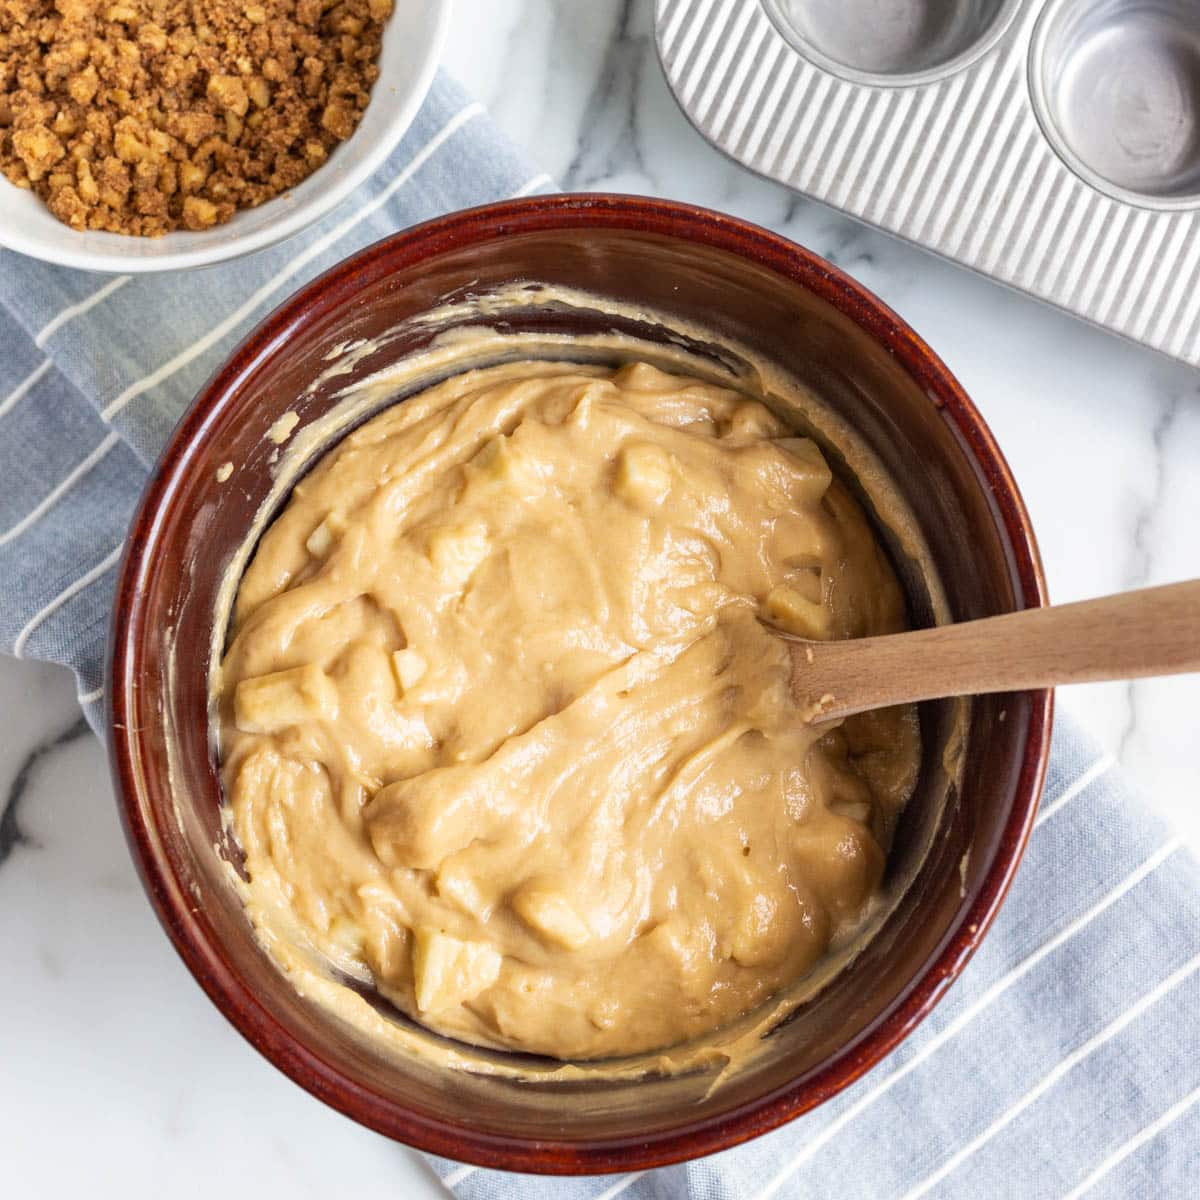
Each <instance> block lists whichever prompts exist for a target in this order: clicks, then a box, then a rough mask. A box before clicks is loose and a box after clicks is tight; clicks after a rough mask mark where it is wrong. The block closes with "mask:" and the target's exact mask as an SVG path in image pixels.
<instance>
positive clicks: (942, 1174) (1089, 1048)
mask: <svg viewBox="0 0 1200 1200" xmlns="http://www.w3.org/2000/svg"><path fill="white" fill-rule="evenodd" d="M1197 970H1200V954H1197V955H1195V956H1194V957H1193V958H1190V959H1188V961H1187V962H1185V963H1184V964H1183V966H1181V967H1178V968H1177V969H1176V970H1174V971H1172V972H1171V974H1170V975H1168V976H1167V977H1166V979H1164V980H1162V982H1161V983H1158V984H1156V985H1155V986H1154V987H1152V988H1151V989H1150V990H1149V991H1148V992H1146V993H1145V995H1143V996H1142V998H1141V999H1140V1000H1138V1001H1137V1002H1136V1003H1134V1004H1131V1005H1130V1006H1129V1007H1128V1008H1127V1009H1126V1010H1125V1011H1124V1012H1123V1013H1121V1015H1120V1016H1118V1017H1116V1018H1115V1019H1114V1020H1112V1021H1110V1022H1109V1023H1108V1024H1107V1025H1105V1027H1104V1028H1103V1029H1101V1030H1100V1032H1099V1033H1096V1034H1093V1035H1092V1036H1091V1037H1090V1038H1088V1040H1087V1041H1086V1042H1084V1043H1083V1045H1081V1046H1077V1047H1076V1048H1075V1049H1074V1050H1072V1051H1071V1053H1070V1054H1068V1055H1067V1056H1066V1058H1064V1059H1062V1060H1061V1061H1060V1062H1059V1063H1058V1064H1057V1065H1056V1066H1055V1067H1054V1068H1053V1069H1052V1070H1050V1071H1048V1072H1047V1073H1046V1074H1045V1075H1043V1076H1042V1078H1041V1079H1040V1080H1039V1081H1038V1082H1037V1083H1036V1084H1035V1085H1034V1086H1033V1087H1032V1088H1030V1089H1029V1091H1027V1092H1026V1093H1025V1095H1024V1096H1022V1097H1021V1099H1020V1100H1018V1101H1017V1102H1016V1103H1015V1104H1013V1105H1010V1106H1009V1107H1008V1108H1006V1109H1005V1110H1004V1112H1002V1113H1001V1114H1000V1116H998V1117H997V1118H996V1119H995V1120H994V1121H993V1122H992V1123H991V1124H990V1125H989V1126H988V1127H987V1128H986V1129H985V1130H984V1131H983V1132H982V1133H981V1134H979V1135H978V1136H977V1137H974V1138H972V1139H971V1140H970V1141H969V1142H968V1143H967V1144H966V1145H965V1146H963V1147H962V1149H961V1150H959V1151H958V1152H957V1153H955V1154H953V1155H952V1156H951V1157H950V1158H948V1159H947V1160H946V1161H945V1162H944V1163H943V1164H942V1165H941V1166H940V1167H939V1168H938V1169H937V1170H936V1171H934V1172H933V1174H932V1175H930V1176H928V1177H927V1178H926V1179H924V1180H922V1182H921V1183H919V1184H917V1186H916V1187H915V1188H912V1189H911V1190H910V1191H908V1192H906V1193H905V1194H904V1196H903V1198H902V1200H917V1198H918V1197H920V1196H924V1195H925V1193H926V1192H928V1191H929V1190H930V1189H931V1188H934V1187H936V1186H937V1185H938V1184H939V1183H941V1181H942V1180H943V1179H945V1178H946V1176H947V1175H949V1174H950V1173H951V1172H952V1171H956V1170H957V1169H958V1168H959V1167H961V1166H962V1164H963V1163H964V1162H966V1160H967V1159H968V1158H970V1157H971V1155H972V1154H974V1153H975V1151H976V1150H978V1149H980V1147H982V1146H984V1145H986V1144H987V1143H988V1142H990V1141H991V1140H992V1138H994V1137H995V1136H996V1134H998V1133H1000V1132H1001V1131H1002V1130H1003V1129H1004V1128H1005V1127H1006V1126H1008V1125H1010V1124H1012V1122H1013V1121H1015V1120H1016V1119H1017V1117H1019V1116H1020V1115H1021V1114H1022V1113H1023V1112H1024V1111H1025V1110H1026V1109H1027V1108H1028V1107H1029V1106H1030V1105H1031V1104H1033V1103H1034V1101H1036V1100H1039V1099H1040V1098H1041V1097H1042V1096H1044V1095H1045V1094H1046V1093H1047V1092H1048V1091H1049V1090H1050V1089H1051V1088H1052V1087H1053V1086H1054V1085H1055V1084H1056V1083H1057V1082H1058V1081H1059V1080H1060V1079H1061V1078H1062V1077H1063V1076H1064V1075H1066V1074H1067V1072H1068V1071H1071V1070H1073V1069H1074V1068H1075V1067H1077V1066H1078V1065H1079V1064H1080V1063H1081V1062H1083V1060H1084V1059H1085V1058H1087V1057H1088V1056H1089V1055H1090V1054H1094V1053H1095V1052H1096V1051H1097V1050H1099V1049H1100V1047H1101V1046H1103V1045H1104V1043H1105V1042H1108V1041H1111V1040H1112V1039H1113V1038H1114V1037H1116V1036H1117V1034H1119V1033H1120V1032H1121V1030H1123V1029H1124V1028H1125V1027H1126V1026H1127V1025H1131V1024H1132V1023H1133V1022H1134V1021H1136V1020H1137V1019H1138V1017H1140V1016H1141V1015H1142V1013H1144V1012H1145V1011H1146V1010H1147V1009H1148V1008H1150V1007H1151V1006H1152V1005H1154V1004H1157V1003H1158V1001H1159V1000H1161V999H1162V998H1163V997H1164V996H1165V995H1167V993H1168V992H1170V991H1172V990H1173V989H1174V988H1176V987H1178V986H1179V985H1180V984H1181V983H1182V982H1183V981H1184V980H1185V979H1187V978H1188V977H1189V976H1190V975H1194V974H1195V973H1196V971H1197Z"/></svg>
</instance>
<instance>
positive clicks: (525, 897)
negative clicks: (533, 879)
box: [512, 885, 591, 950]
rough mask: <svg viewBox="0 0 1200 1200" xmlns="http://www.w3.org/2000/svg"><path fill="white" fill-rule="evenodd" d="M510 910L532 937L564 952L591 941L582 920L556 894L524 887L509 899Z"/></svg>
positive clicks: (567, 902) (536, 888) (576, 948)
mask: <svg viewBox="0 0 1200 1200" xmlns="http://www.w3.org/2000/svg"><path fill="white" fill-rule="evenodd" d="M512 906H513V911H514V912H515V913H516V914H517V916H519V917H520V918H521V920H522V921H524V922H525V924H526V925H528V926H529V927H530V928H531V929H532V930H533V931H534V932H535V933H537V934H539V935H540V936H541V937H544V938H546V939H548V940H549V941H551V942H555V943H557V944H558V945H560V946H565V947H566V948H567V949H568V950H578V949H579V948H580V947H581V946H583V945H586V943H587V942H588V940H589V938H590V937H591V930H590V929H588V927H587V925H585V924H584V922H583V918H582V917H580V915H579V914H578V913H577V912H576V911H575V909H574V908H572V907H571V904H570V903H569V901H567V899H566V898H565V897H564V896H562V895H561V894H560V893H558V892H553V891H549V890H547V889H545V888H541V887H538V886H536V885H533V886H530V885H527V886H525V887H523V888H521V890H520V891H519V892H517V894H516V895H515V896H514V897H513V901H512Z"/></svg>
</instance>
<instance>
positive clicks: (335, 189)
mask: <svg viewBox="0 0 1200 1200" xmlns="http://www.w3.org/2000/svg"><path fill="white" fill-rule="evenodd" d="M450 16H451V8H450V5H449V3H433V4H430V5H428V6H427V11H426V12H425V15H424V22H425V24H424V30H425V33H424V42H425V48H424V52H423V54H422V55H421V59H420V63H419V65H418V68H417V69H416V70H415V71H414V72H413V73H412V74H411V75H409V76H408V86H407V87H406V88H405V89H404V93H403V95H401V96H400V98H399V102H398V103H397V102H396V96H395V95H393V94H391V93H392V91H393V90H394V89H392V88H390V87H389V84H388V81H387V80H386V79H385V78H384V77H383V76H380V78H379V79H377V80H376V81H375V84H374V85H373V88H372V97H371V99H372V101H375V100H376V99H378V101H379V103H380V105H381V106H384V107H388V106H390V107H391V108H392V114H391V119H390V120H389V121H388V124H387V126H386V128H385V130H384V132H383V133H382V135H381V136H380V137H379V138H378V139H377V140H376V142H375V143H374V144H373V145H372V146H371V148H370V149H369V150H367V151H366V152H365V153H364V154H363V156H362V158H361V159H360V160H359V162H357V163H356V164H355V165H354V166H353V167H351V168H348V169H347V170H345V171H341V172H340V173H339V172H336V171H335V172H333V173H332V174H331V175H330V176H329V182H328V184H327V186H325V187H324V188H323V189H322V190H319V191H315V192H314V193H313V195H312V196H311V197H310V198H309V199H308V200H306V201H305V202H304V203H303V204H300V205H296V204H295V203H289V200H290V197H291V196H292V195H293V193H294V190H295V189H294V188H290V189H288V190H287V191H285V192H281V193H280V194H279V195H278V196H274V197H272V198H271V199H270V200H268V201H266V202H265V203H264V204H262V205H260V206H259V208H258V210H257V211H259V212H262V211H265V210H267V209H268V208H270V207H271V206H277V207H276V208H275V212H276V213H277V216H276V219H275V220H273V221H271V222H270V223H269V224H267V225H265V226H264V227H263V228H261V229H259V230H257V231H256V232H254V233H244V234H236V235H234V236H233V237H230V238H228V239H227V240H220V239H219V238H218V237H214V238H213V241H212V243H211V245H206V244H204V243H203V242H201V244H200V245H194V246H192V247H191V248H190V249H186V250H174V251H172V250H170V249H169V248H167V247H168V246H169V239H170V238H172V237H173V236H174V234H172V233H167V234H164V235H163V236H162V237H160V238H156V239H147V238H142V237H137V236H134V235H129V234H102V233H101V231H97V230H76V229H72V228H71V227H70V226H69V225H65V224H64V225H61V226H60V227H59V229H60V232H61V234H62V237H61V238H60V239H56V240H55V241H54V242H53V243H52V244H50V245H49V246H47V245H46V244H45V243H44V242H42V241H40V240H32V239H30V238H27V237H26V236H24V234H22V232H21V231H20V230H19V229H17V230H13V229H12V228H9V229H6V230H3V231H0V248H5V249H8V250H11V251H13V253H15V254H23V255H25V256H26V257H27V258H33V259H36V260H38V261H39V262H45V263H51V264H53V265H55V266H61V267H73V268H75V269H76V270H80V271H99V272H103V273H106V274H114V275H156V274H160V273H161V272H164V271H187V270H193V269H196V268H198V267H211V266H216V265H217V264H218V263H223V262H230V261H231V260H233V259H237V258H244V257H245V256H246V255H247V254H253V253H255V252H256V251H258V250H265V249H267V248H268V247H270V246H274V245H277V244H278V243H279V242H281V241H283V240H284V239H285V238H288V237H291V236H292V235H293V234H296V233H300V232H301V231H303V230H305V229H307V228H309V226H311V225H315V224H316V223H317V222H318V221H320V220H321V219H322V218H323V217H326V216H328V215H329V214H330V213H331V212H332V211H333V210H334V209H335V208H336V207H337V206H338V205H339V204H341V202H342V201H343V200H345V199H346V197H347V196H349V195H350V193H351V192H353V191H354V189H355V188H357V187H358V186H359V185H360V184H362V183H363V182H365V181H366V180H367V179H369V178H370V177H371V176H372V175H374V174H375V172H376V171H377V170H379V168H380V167H381V166H382V165H383V163H384V160H385V159H387V157H388V155H390V154H391V153H392V151H393V150H395V148H396V147H397V146H398V145H399V144H400V141H401V139H402V138H403V137H404V135H405V134H406V133H407V132H408V130H409V127H410V126H411V125H412V123H413V121H414V120H415V119H416V116H417V113H418V112H419V111H420V108H421V105H422V104H424V103H425V97H426V96H427V95H428V94H429V89H430V87H431V86H432V85H433V77H434V75H435V74H436V72H437V68H438V63H439V62H440V61H441V58H442V52H443V51H444V49H445V46H446V39H447V38H448V37H449V34H450ZM389 28H390V26H389V27H387V28H385V30H384V38H385V47H384V48H385V49H386V38H387V34H388V30H389ZM397 30H398V34H397V35H398V36H399V34H400V33H402V32H403V31H401V30H399V27H397ZM382 53H383V52H382V51H381V54H382ZM385 91H386V92H388V95H387V96H384V95H383V93H384V92H385ZM357 133H358V130H357V129H356V130H355V134H357ZM353 136H354V135H352V136H351V139H350V140H353ZM348 144H349V142H344V143H342V144H341V145H339V146H337V147H335V148H334V151H333V153H332V155H331V156H330V160H329V162H327V163H324V164H322V165H321V166H320V167H319V168H318V169H317V170H316V171H314V172H313V173H312V175H310V176H308V177H307V178H315V177H316V175H317V174H319V173H320V172H321V171H324V170H326V169H327V168H329V167H330V166H336V165H337V164H336V158H337V152H338V151H339V150H340V149H342V148H343V146H346V145H348ZM304 182H306V180H301V183H304ZM297 186H298V185H297ZM0 187H5V188H12V190H13V191H20V190H21V189H18V188H17V187H16V185H15V184H11V183H9V181H8V180H7V179H6V178H5V177H4V176H3V175H0ZM235 215H236V214H235ZM178 232H180V233H182V232H185V231H182V230H180V231H178ZM223 232H224V233H227V232H228V225H217V226H215V227H213V228H212V229H211V230H202V231H200V232H199V233H191V232H189V233H188V236H189V237H199V238H201V239H203V238H204V237H205V235H207V234H209V233H212V234H214V235H220V234H221V233H223ZM81 234H82V235H83V236H104V237H106V238H112V239H113V241H112V242H111V243H109V244H110V245H111V247H112V248H111V249H106V250H87V249H81V248H80V247H79V246H78V245H77V244H76V238H77V237H78V236H80V235H81ZM147 241H152V242H156V243H157V245H159V246H162V247H164V249H163V252H162V253H154V254H145V255H142V254H137V253H132V251H134V250H135V249H143V248H144V247H145V243H146V242H147ZM127 250H128V252H127Z"/></svg>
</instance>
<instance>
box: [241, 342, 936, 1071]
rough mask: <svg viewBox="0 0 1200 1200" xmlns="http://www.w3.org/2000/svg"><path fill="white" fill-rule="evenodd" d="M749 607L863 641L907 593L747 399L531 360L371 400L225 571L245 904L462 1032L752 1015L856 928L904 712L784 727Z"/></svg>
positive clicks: (904, 778) (599, 1028)
mask: <svg viewBox="0 0 1200 1200" xmlns="http://www.w3.org/2000/svg"><path fill="white" fill-rule="evenodd" d="M764 619H765V620H768V621H770V622H772V623H774V624H776V625H779V626H782V627H784V628H786V629H789V630H791V631H793V632H795V633H798V634H801V635H803V636H807V637H818V638H844V637H858V636H864V635H867V634H874V633H885V632H892V631H895V630H898V629H901V628H903V625H904V607H903V603H902V598H901V594H900V590H899V587H898V585H897V583H896V580H895V578H894V576H893V574H892V571H891V569H890V567H889V566H888V564H887V561H886V559H885V558H884V556H883V554H882V552H881V551H880V549H879V547H878V546H877V544H876V542H875V540H874V538H873V536H872V533H871V531H870V529H869V527H868V525H867V523H866V521H865V519H864V517H863V515H862V513H861V512H860V511H859V509H858V507H857V506H856V504H855V503H854V502H853V500H852V499H851V498H850V497H849V495H848V494H847V493H846V491H845V490H844V489H843V488H842V487H841V485H840V484H839V483H838V482H837V481H836V480H834V479H833V478H832V475H831V472H830V470H829V468H828V467H827V465H826V463H825V462H824V460H823V458H822V456H821V454H820V452H819V450H818V449H817V447H816V446H815V444H814V443H812V442H811V441H808V440H806V439H802V438H797V437H795V436H793V435H792V434H791V432H790V431H789V430H788V429H787V428H786V427H785V426H784V425H783V424H782V422H781V421H780V420H779V419H778V418H776V417H775V416H774V415H772V414H771V413H770V412H769V411H768V410H767V409H766V408H765V407H764V406H763V405H761V404H760V403H758V402H757V401H755V400H751V399H748V398H746V397H745V396H743V395H740V394H739V393H737V392H734V391H732V390H728V389H725V388H721V387H718V386H715V385H712V384H708V383H702V382H699V381H697V380H694V379H688V378H684V377H681V376H677V375H670V374H666V373H664V372H662V371H660V370H658V369H656V368H654V367H650V366H647V365H644V364H636V365H632V366H626V367H623V368H621V369H619V370H616V371H613V370H611V369H609V368H604V367H593V366H581V365H576V364H566V363H555V362H523V363H516V364H509V365H506V366H501V367H492V368H487V369H483V370H476V371H469V372H466V373H464V374H461V375H457V376H455V377H453V378H451V379H449V380H448V381H447V382H445V383H443V384H440V385H438V386H436V387H434V388H431V389H430V390H428V391H426V392H424V393H423V394H421V395H419V396H417V397H415V398H413V399H410V400H407V401H405V402H404V403H403V404H399V405H397V406H395V407H393V408H391V409H388V410H387V411H385V412H384V413H382V414H381V415H380V416H378V417H376V418H374V419H372V420H371V421H369V422H368V423H367V424H365V425H363V426H362V427H361V428H359V429H358V430H357V431H355V432H354V433H352V434H351V435H350V436H349V437H347V438H345V439H344V441H342V442H341V443H340V444H339V445H338V446H337V447H336V448H335V449H334V450H333V451H332V452H331V453H330V454H329V455H327V456H326V458H325V459H324V461H322V462H321V463H320V465H319V466H318V467H317V468H316V469H315V470H314V471H313V472H312V473H311V474H310V475H308V476H307V477H306V478H305V479H303V480H302V481H301V482H300V484H299V485H298V486H297V487H296V489H295V491H294V493H293V496H292V498H291V500H290V501H289V503H288V505H287V506H286V508H285V509H284V511H283V512H282V514H281V515H280V516H279V517H278V519H277V520H276V521H275V522H274V523H273V524H272V525H271V527H270V528H269V529H268V531H267V533H266V534H265V536H264V537H263V540H262V542H261V544H260V546H259V548H258V550H257V552H256V554H255V557H254V559H253V561H252V563H251V565H250V567H249V569H248V570H247V572H246V574H245V576H244V578H243V580H242V582H241V585H240V589H239V591H238V595H237V601H236V605H235V608H234V614H233V621H232V628H231V633H230V640H229V644H228V649H227V652H226V655H225V658H224V661H223V663H222V664H221V670H220V674H219V705H220V722H221V745H222V756H223V772H224V782H225V789H226V796H227V800H228V804H229V808H230V816H231V823H232V827H233V829H234V831H235V833H236V836H237V839H238V841H239V843H240V845H241V847H242V849H243V851H244V853H245V869H246V872H247V874H248V876H249V884H248V888H247V895H248V901H249V909H250V913H251V917H252V919H255V920H256V922H257V923H258V924H259V927H260V929H264V926H265V924H266V922H265V921H264V920H263V914H265V913H268V912H271V913H276V912H278V911H280V910H281V909H282V910H285V911H287V912H288V913H289V914H290V917H291V923H292V925H293V927H294V931H295V936H296V937H298V938H300V939H302V940H304V941H305V942H307V943H308V944H310V945H311V946H312V947H313V948H314V949H315V950H317V951H318V952H319V953H321V954H323V955H325V956H327V957H329V958H330V959H331V960H333V961H334V962H335V963H336V964H338V965H339V966H341V967H343V969H345V970H347V971H348V972H350V973H351V974H354V975H356V976H358V977H362V978H368V979H369V980H371V981H372V982H373V983H374V985H375V986H376V988H377V989H378V990H379V992H380V993H382V994H383V995H384V996H386V997H387V998H388V999H390V1000H391V1001H393V1002H394V1003H395V1004H396V1005H398V1006H399V1007H400V1008H401V1009H403V1010H404V1011H405V1012H407V1013H409V1014H411V1015H412V1016H414V1017H416V1018H417V1019H418V1020H419V1021H421V1022H422V1023H423V1024H425V1025H427V1026H429V1027H431V1028H433V1029H436V1030H438V1031H441V1032H443V1033H447V1034H450V1035H452V1036H455V1037H458V1038H461V1039H463V1040H466V1041H469V1042H475V1043H479V1044H483V1045H490V1046H498V1047H505V1048H511V1049H517V1050H523V1051H532V1052H535V1053H541V1054H547V1055H552V1056H557V1057H560V1058H570V1059H586V1058H597V1057H606V1056H613V1055H625V1054H633V1053H637V1052H641V1051H646V1050H652V1049H656V1048H659V1047H663V1046H668V1045H672V1044H675V1043H677V1042H680V1041H683V1040H685V1039H688V1038H692V1037H695V1036H698V1035H700V1034H703V1033H706V1032H708V1031H711V1030H713V1029H715V1028H716V1027H718V1026H720V1025H723V1024H724V1023H726V1022H728V1021H730V1020H732V1019H733V1018H735V1017H737V1016H738V1015H740V1014H743V1013H746V1012H748V1011H750V1010H751V1009H753V1008H754V1007H756V1006H757V1005H759V1004H760V1003H761V1002H762V1001H764V1000H765V999H767V998H768V997H769V996H771V995H772V994H774V993H776V992H777V991H779V990H780V989H781V988H783V987H784V986H785V985H786V984H788V983H790V982H791V981H793V980H795V979H797V978H798V977H799V976H801V975H802V974H803V973H804V972H805V971H807V970H808V969H809V968H810V967H811V966H812V965H813V964H814V963H815V962H817V960H819V959H820V958H821V957H822V956H823V955H824V954H825V952H826V951H827V949H829V947H830V945H831V944H832V943H834V942H835V940H837V939H839V938H840V937H844V936H846V935H847V934H848V933H849V932H850V931H852V930H853V929H854V928H855V927H856V926H857V925H858V924H859V922H860V920H861V918H862V916H863V914H864V911H865V909H866V907H867V905H868V903H869V901H870V899H871V897H872V894H873V893H874V891H875V890H876V888H877V887H878V884H879V881H880V878H881V874H882V869H883V861H884V853H885V850H886V848H887V845H888V841H889V838H890V832H891V829H892V826H893V824H894V821H895V818H896V816H897V814H898V812H899V810H900V808H901V807H902V805H903V803H904V801H905V799H906V797H907V795H908V793H909V792H910V791H911V788H912V786H913V782H914V779H915V775H916V770H917V765H918V759H919V744H918V735H917V729H916V722H915V718H914V714H913V712H912V711H911V710H909V709H899V710H890V711H886V712H881V713H874V714H864V715H863V716H861V717H856V718H853V719H851V720H850V721H847V722H845V723H844V724H843V725H842V726H841V727H840V728H835V729H831V728H830V727H829V726H828V725H826V726H823V727H820V728H817V729H814V728H812V727H809V726H806V725H805V724H803V723H802V722H801V721H800V720H799V719H798V716H797V713H796V712H795V710H794V708H793V706H792V702H791V700H790V699H789V696H788V692H787V681H788V669H789V667H788V660H787V656H786V654H785V652H784V650H783V647H782V646H781V645H780V643H779V642H778V639H776V638H775V637H774V636H773V635H772V634H771V633H769V632H768V631H767V630H766V629H765V628H764V627H763V624H762V621H763V620H764ZM273 936H277V933H274V934H273Z"/></svg>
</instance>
